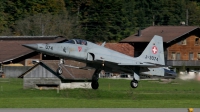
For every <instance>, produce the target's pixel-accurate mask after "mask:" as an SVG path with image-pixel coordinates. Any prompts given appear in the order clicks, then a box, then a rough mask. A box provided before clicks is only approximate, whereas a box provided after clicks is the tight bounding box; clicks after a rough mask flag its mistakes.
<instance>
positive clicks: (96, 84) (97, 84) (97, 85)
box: [91, 81, 99, 90]
mask: <svg viewBox="0 0 200 112" xmlns="http://www.w3.org/2000/svg"><path fill="white" fill-rule="evenodd" d="M91 87H92V89H95V90H96V89H98V87H99V83H98V82H97V81H92V83H91Z"/></svg>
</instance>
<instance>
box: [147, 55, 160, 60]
mask: <svg viewBox="0 0 200 112" xmlns="http://www.w3.org/2000/svg"><path fill="white" fill-rule="evenodd" d="M145 59H149V60H153V61H158V58H157V57H155V56H147V55H146V56H145Z"/></svg>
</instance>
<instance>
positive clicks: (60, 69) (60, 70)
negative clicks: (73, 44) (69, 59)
mask: <svg viewBox="0 0 200 112" xmlns="http://www.w3.org/2000/svg"><path fill="white" fill-rule="evenodd" d="M62 64H64V60H63V59H60V62H59V64H58V69H57V73H58V74H59V75H61V74H62V73H63V71H62V66H61V65H62Z"/></svg>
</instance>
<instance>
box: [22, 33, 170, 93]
mask: <svg viewBox="0 0 200 112" xmlns="http://www.w3.org/2000/svg"><path fill="white" fill-rule="evenodd" d="M104 45H105V42H104V43H103V44H102V45H97V44H95V43H92V42H89V41H86V40H82V39H71V40H68V41H66V42H63V43H48V44H43V43H38V44H24V45H23V46H25V47H27V48H30V49H33V50H35V51H38V52H41V53H43V54H48V55H53V56H56V57H59V58H60V63H59V66H58V70H57V72H58V74H60V75H61V74H62V67H61V65H62V64H64V61H63V60H64V59H72V60H75V61H80V62H84V63H86V66H85V68H94V69H95V72H94V74H93V76H92V82H91V87H92V88H93V89H98V87H99V83H98V79H99V73H100V72H101V70H104V71H106V72H115V73H128V74H132V75H133V80H131V83H130V85H131V87H132V88H137V87H138V81H139V80H140V75H141V74H143V75H144V74H149V73H153V74H155V75H157V76H165V75H166V74H167V73H166V70H164V68H158V66H159V65H161V66H163V65H165V60H164V51H163V38H162V37H160V36H157V35H155V36H154V37H153V38H152V40H151V41H150V43H149V44H148V45H147V47H146V48H145V50H144V51H143V53H142V54H141V55H140V56H139V57H131V56H128V55H125V54H122V53H119V52H117V51H114V50H111V49H108V48H105V47H104ZM167 75H169V74H167ZM172 75H173V74H172Z"/></svg>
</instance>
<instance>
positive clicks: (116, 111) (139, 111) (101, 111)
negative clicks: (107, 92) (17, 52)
mask: <svg viewBox="0 0 200 112" xmlns="http://www.w3.org/2000/svg"><path fill="white" fill-rule="evenodd" d="M0 112H188V108H144V109H143V108H61V109H60V108H57V109H55V108H52V109H51V108H47V109H45V108H42V109H40V108H36V109H35V108H33V109H18V108H16V109H0ZM193 112H200V108H193Z"/></svg>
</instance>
